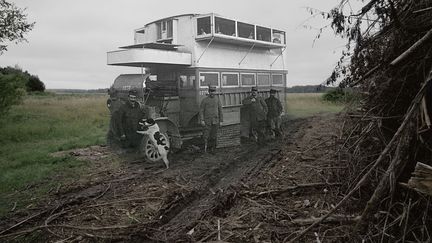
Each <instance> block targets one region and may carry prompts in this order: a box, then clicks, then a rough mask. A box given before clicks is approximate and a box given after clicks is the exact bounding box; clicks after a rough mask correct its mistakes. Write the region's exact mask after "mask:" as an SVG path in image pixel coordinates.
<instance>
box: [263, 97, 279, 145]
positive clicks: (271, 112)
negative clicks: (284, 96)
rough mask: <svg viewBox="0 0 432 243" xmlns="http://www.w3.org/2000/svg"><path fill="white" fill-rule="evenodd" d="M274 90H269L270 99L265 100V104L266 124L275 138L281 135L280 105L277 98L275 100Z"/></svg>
mask: <svg viewBox="0 0 432 243" xmlns="http://www.w3.org/2000/svg"><path fill="white" fill-rule="evenodd" d="M276 92H277V90H275V89H270V97H269V98H267V99H266V100H265V102H266V103H267V108H268V112H267V122H268V126H269V127H270V129H271V131H272V132H273V133H274V135H275V136H276V137H280V136H281V135H282V133H281V129H280V126H281V114H282V110H283V108H282V104H281V102H280V100H279V99H278V98H276Z"/></svg>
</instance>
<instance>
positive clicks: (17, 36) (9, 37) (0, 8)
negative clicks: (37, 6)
mask: <svg viewBox="0 0 432 243" xmlns="http://www.w3.org/2000/svg"><path fill="white" fill-rule="evenodd" d="M24 11H25V9H21V8H18V7H17V6H16V5H15V4H14V3H9V2H7V1H6V0H0V55H1V54H2V53H3V52H4V51H7V45H6V44H4V43H5V42H14V43H15V44H17V43H19V42H22V41H27V40H26V38H25V37H24V35H25V34H26V33H27V32H29V31H30V30H32V29H33V26H34V24H35V23H34V22H32V23H29V22H28V20H27V15H26V14H25V13H24Z"/></svg>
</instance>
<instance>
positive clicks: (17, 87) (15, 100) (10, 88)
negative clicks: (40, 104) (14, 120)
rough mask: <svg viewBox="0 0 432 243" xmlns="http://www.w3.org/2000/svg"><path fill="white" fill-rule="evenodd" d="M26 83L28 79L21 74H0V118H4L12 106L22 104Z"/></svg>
mask: <svg viewBox="0 0 432 243" xmlns="http://www.w3.org/2000/svg"><path fill="white" fill-rule="evenodd" d="M27 81H28V78H27V77H26V76H24V75H22V74H8V75H4V74H1V73H0V117H2V116H4V115H5V114H6V113H7V112H8V111H9V109H10V108H11V106H12V105H17V104H19V103H21V102H22V99H23V97H24V95H25V94H26V91H25V83H26V82H27Z"/></svg>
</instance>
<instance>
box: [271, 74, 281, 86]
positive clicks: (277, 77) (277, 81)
mask: <svg viewBox="0 0 432 243" xmlns="http://www.w3.org/2000/svg"><path fill="white" fill-rule="evenodd" d="M272 84H273V85H283V76H282V74H273V75H272Z"/></svg>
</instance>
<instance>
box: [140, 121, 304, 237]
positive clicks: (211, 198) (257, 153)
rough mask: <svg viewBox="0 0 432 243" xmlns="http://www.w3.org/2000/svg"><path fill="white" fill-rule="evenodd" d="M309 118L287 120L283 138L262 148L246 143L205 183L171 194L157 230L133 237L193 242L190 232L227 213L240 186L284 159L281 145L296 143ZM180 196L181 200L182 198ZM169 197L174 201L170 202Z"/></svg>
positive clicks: (212, 171)
mask: <svg viewBox="0 0 432 243" xmlns="http://www.w3.org/2000/svg"><path fill="white" fill-rule="evenodd" d="M305 126H308V120H307V119H297V120H292V121H289V122H288V123H285V126H284V138H283V141H282V142H281V141H275V142H272V143H269V144H267V145H266V146H264V147H262V148H259V147H258V146H257V145H255V144H248V145H245V146H244V149H242V152H241V154H240V155H239V156H237V157H236V158H233V159H231V160H229V161H226V162H224V163H221V165H220V166H219V167H215V168H212V169H211V170H210V171H209V172H208V173H206V175H205V176H204V178H207V179H206V180H205V181H203V182H202V184H201V186H200V187H199V188H197V189H195V190H192V191H191V192H189V193H188V194H187V195H182V196H181V197H174V196H173V197H171V199H170V198H168V199H167V200H166V203H167V204H166V205H165V207H163V208H162V209H161V210H160V211H159V218H160V220H159V222H158V223H157V224H156V225H153V227H150V228H153V230H148V229H149V228H147V230H145V231H144V232H139V233H137V235H135V236H134V237H133V238H135V239H136V240H139V239H143V238H146V239H150V240H157V241H166V242H173V241H190V240H191V239H190V238H189V236H188V235H187V232H188V231H189V230H191V229H192V228H194V226H195V225H197V224H198V222H199V221H200V220H202V219H204V218H206V217H211V216H213V215H223V214H224V212H226V211H228V210H229V209H230V208H231V206H232V205H233V204H234V202H235V201H236V200H237V191H238V187H239V185H241V184H244V183H245V182H247V181H249V180H251V179H253V178H254V176H255V175H257V174H258V173H260V172H261V171H262V169H263V168H265V167H271V166H272V165H273V164H274V163H275V162H276V161H278V160H280V159H281V158H282V153H281V147H282V146H284V145H286V144H290V143H294V142H295V140H296V139H297V138H299V137H302V136H303V134H304V131H305V129H304V127H305ZM179 198H180V199H179ZM169 200H172V201H171V202H169Z"/></svg>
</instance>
